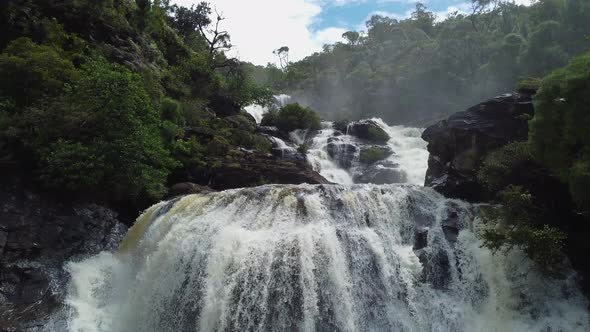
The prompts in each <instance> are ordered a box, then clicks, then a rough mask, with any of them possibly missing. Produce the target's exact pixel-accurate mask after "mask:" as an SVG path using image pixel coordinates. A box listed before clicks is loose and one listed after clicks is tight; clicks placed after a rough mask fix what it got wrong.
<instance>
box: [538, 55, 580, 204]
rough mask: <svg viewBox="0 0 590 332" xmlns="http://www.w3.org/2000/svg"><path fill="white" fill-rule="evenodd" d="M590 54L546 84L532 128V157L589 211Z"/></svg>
mask: <svg viewBox="0 0 590 332" xmlns="http://www.w3.org/2000/svg"><path fill="white" fill-rule="evenodd" d="M588 91H590V53H588V54H586V55H584V56H581V57H579V58H576V59H574V60H573V61H572V62H571V63H570V65H569V66H567V67H566V68H563V69H559V70H557V71H555V72H553V73H552V74H551V75H549V76H548V77H546V78H545V79H544V80H543V83H542V85H541V89H540V90H539V92H538V93H537V95H536V96H535V117H534V118H533V120H532V121H531V124H530V128H531V130H530V142H531V145H532V147H533V153H534V155H535V157H536V158H538V159H539V160H540V161H541V162H542V163H543V164H545V165H546V166H547V167H549V168H550V169H551V170H552V171H553V172H555V173H556V174H557V175H558V176H559V177H560V179H561V180H562V181H563V182H564V183H566V184H568V185H569V188H570V192H571V194H572V196H573V198H574V201H575V202H576V204H577V206H578V207H579V208H580V209H581V210H583V211H588V210H589V209H590V187H588V186H587V184H588V183H590V170H589V166H590V131H589V130H588V128H590V112H588V105H590V94H589V93H588Z"/></svg>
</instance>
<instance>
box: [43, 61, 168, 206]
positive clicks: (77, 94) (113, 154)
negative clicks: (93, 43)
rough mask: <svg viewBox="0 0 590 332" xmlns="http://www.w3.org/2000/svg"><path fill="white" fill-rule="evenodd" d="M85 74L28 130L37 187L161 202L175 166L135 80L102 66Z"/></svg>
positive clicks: (94, 66)
mask: <svg viewBox="0 0 590 332" xmlns="http://www.w3.org/2000/svg"><path fill="white" fill-rule="evenodd" d="M84 73H85V75H84V77H83V78H82V79H80V80H79V81H77V82H76V84H75V87H74V88H72V89H71V90H69V91H68V92H67V93H66V94H65V95H64V96H62V97H61V98H60V99H58V100H57V101H56V102H55V103H53V104H52V105H51V107H48V108H47V110H46V111H44V112H41V113H40V118H39V119H37V122H35V123H33V125H35V126H36V127H37V130H36V131H37V132H38V135H39V136H38V137H37V139H36V141H35V148H36V150H37V151H38V153H39V155H40V159H41V162H42V164H41V166H42V167H41V170H40V175H41V179H42V180H43V181H44V183H45V184H46V185H48V186H52V187H57V188H61V187H66V188H69V189H72V190H81V191H88V192H98V193H104V194H106V191H108V194H109V196H111V197H115V198H123V197H127V198H141V197H142V196H147V197H149V198H151V199H158V198H160V197H161V195H162V194H164V193H165V192H166V186H165V183H166V177H167V175H168V173H169V170H170V169H171V168H172V167H174V166H176V163H175V162H174V161H173V160H172V159H171V158H170V153H169V151H168V150H167V149H166V148H165V147H164V144H163V139H162V135H161V132H160V123H161V122H160V121H161V120H160V117H159V115H158V112H156V110H155V109H154V108H153V107H152V105H151V102H150V99H149V97H148V95H147V93H146V91H145V89H144V88H143V84H142V81H141V77H140V76H139V75H137V74H133V73H131V72H130V71H129V70H128V69H126V68H124V67H122V66H118V65H113V64H109V63H107V62H106V61H105V60H97V61H93V62H91V63H89V64H88V65H86V66H85V68H84Z"/></svg>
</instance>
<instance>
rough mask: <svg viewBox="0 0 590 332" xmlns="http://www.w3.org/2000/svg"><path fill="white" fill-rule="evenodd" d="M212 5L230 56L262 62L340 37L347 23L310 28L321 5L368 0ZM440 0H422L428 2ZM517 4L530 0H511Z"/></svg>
mask: <svg viewBox="0 0 590 332" xmlns="http://www.w3.org/2000/svg"><path fill="white" fill-rule="evenodd" d="M172 1H173V2H174V3H176V4H178V5H182V6H185V7H190V6H191V5H192V4H197V3H198V2H200V1H201V0H172ZM208 1H209V2H210V3H211V4H212V5H213V6H215V7H216V8H217V9H218V10H219V11H220V12H222V13H223V16H224V17H225V18H226V20H225V21H224V22H223V24H224V26H223V28H224V29H225V30H227V31H229V33H230V35H231V39H232V43H233V44H234V45H235V48H234V50H233V51H232V55H233V56H238V57H239V58H240V59H241V60H245V61H250V62H252V63H255V64H260V65H265V64H266V63H268V62H272V63H276V62H277V58H276V57H275V56H274V55H273V53H272V52H273V50H275V49H277V48H279V47H281V46H288V47H289V48H290V56H289V57H290V60H291V61H297V60H300V59H302V58H304V57H306V56H308V55H310V54H312V53H313V52H316V51H319V50H321V49H322V46H323V45H324V44H328V43H334V42H336V41H341V40H342V37H341V36H342V33H344V32H346V31H347V30H349V29H347V28H344V27H343V26H344V25H346V24H345V23H342V26H332V27H328V28H326V29H323V30H319V31H313V30H312V29H311V26H312V25H313V24H314V23H317V22H318V20H319V19H320V18H319V16H320V13H321V12H322V7H324V8H325V7H326V6H342V5H346V4H351V3H360V2H367V1H369V0H248V1H246V0H208ZM371 1H375V2H377V3H384V2H402V3H414V2H415V1H416V0H371ZM433 1H439V0H422V2H424V3H427V4H428V3H431V2H433ZM514 1H515V2H516V3H519V4H530V3H531V2H532V1H533V0H514ZM467 5H468V3H461V4H456V5H454V6H450V7H449V8H448V9H447V10H446V11H442V12H438V13H436V14H437V15H438V19H439V20H440V19H444V18H445V17H446V15H447V14H448V13H451V12H453V11H456V10H457V11H459V12H465V11H466V9H467V8H466V6H467ZM412 11H413V9H412V10H408V11H407V12H405V13H392V12H379V11H375V12H372V13H371V14H369V15H368V16H367V19H369V18H370V17H371V16H372V15H375V14H379V15H382V16H387V17H391V18H395V19H398V20H399V19H404V18H408V17H409V16H410V13H411V12H412ZM358 23H359V25H358V26H357V27H356V28H357V30H359V31H361V30H365V29H366V28H365V25H364V22H358Z"/></svg>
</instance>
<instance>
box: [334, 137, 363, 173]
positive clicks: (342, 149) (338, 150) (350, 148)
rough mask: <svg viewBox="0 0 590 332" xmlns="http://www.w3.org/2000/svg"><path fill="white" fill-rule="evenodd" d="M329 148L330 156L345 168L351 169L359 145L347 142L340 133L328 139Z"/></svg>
mask: <svg viewBox="0 0 590 332" xmlns="http://www.w3.org/2000/svg"><path fill="white" fill-rule="evenodd" d="M327 150H328V155H329V156H330V158H332V159H333V160H334V161H335V162H336V163H337V164H338V166H340V167H342V168H345V169H350V168H351V167H352V166H353V163H354V161H355V159H356V158H357V155H358V152H359V148H358V146H357V145H355V144H352V143H350V142H346V141H345V140H344V139H342V138H341V136H340V135H339V136H336V137H331V138H329V139H328V146H327Z"/></svg>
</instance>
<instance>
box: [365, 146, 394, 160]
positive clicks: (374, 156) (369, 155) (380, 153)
mask: <svg viewBox="0 0 590 332" xmlns="http://www.w3.org/2000/svg"><path fill="white" fill-rule="evenodd" d="M391 154H392V152H391V150H390V149H388V148H384V147H379V146H372V147H370V148H367V149H363V150H361V153H360V156H359V160H360V162H361V163H363V164H373V163H376V162H378V161H379V160H383V159H385V158H387V157H389V156H391Z"/></svg>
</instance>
